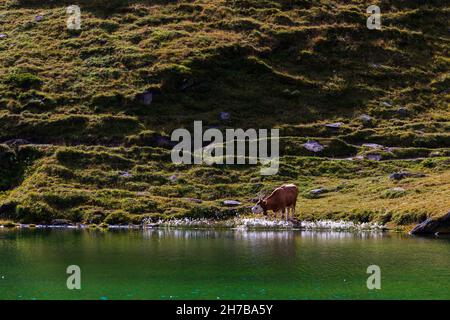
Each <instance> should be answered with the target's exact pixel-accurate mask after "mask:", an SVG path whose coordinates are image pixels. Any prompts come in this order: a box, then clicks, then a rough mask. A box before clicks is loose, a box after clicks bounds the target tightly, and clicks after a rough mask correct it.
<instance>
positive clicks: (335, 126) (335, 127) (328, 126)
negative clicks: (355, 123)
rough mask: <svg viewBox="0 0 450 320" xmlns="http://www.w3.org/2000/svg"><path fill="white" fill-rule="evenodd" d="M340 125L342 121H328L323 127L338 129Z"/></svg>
mask: <svg viewBox="0 0 450 320" xmlns="http://www.w3.org/2000/svg"><path fill="white" fill-rule="evenodd" d="M342 125H343V123H342V122H336V123H328V124H326V125H325V127H327V128H331V129H339V128H340V127H342Z"/></svg>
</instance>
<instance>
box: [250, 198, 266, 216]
mask: <svg viewBox="0 0 450 320" xmlns="http://www.w3.org/2000/svg"><path fill="white" fill-rule="evenodd" d="M266 205H267V200H264V199H260V200H259V201H258V202H257V203H256V204H255V205H254V206H253V207H252V212H253V213H255V214H258V213H264V214H267V209H266Z"/></svg>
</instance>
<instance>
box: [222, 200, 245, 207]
mask: <svg viewBox="0 0 450 320" xmlns="http://www.w3.org/2000/svg"><path fill="white" fill-rule="evenodd" d="M222 203H223V204H224V205H225V206H227V207H235V206H239V205H241V203H240V202H239V201H236V200H224V201H223V202H222Z"/></svg>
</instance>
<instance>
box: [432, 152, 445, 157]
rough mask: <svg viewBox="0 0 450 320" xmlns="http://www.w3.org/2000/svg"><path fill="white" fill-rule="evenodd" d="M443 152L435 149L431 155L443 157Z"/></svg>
mask: <svg viewBox="0 0 450 320" xmlns="http://www.w3.org/2000/svg"><path fill="white" fill-rule="evenodd" d="M442 156H443V154H442V152H440V151H433V152H431V153H430V157H442Z"/></svg>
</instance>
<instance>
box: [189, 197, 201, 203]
mask: <svg viewBox="0 0 450 320" xmlns="http://www.w3.org/2000/svg"><path fill="white" fill-rule="evenodd" d="M187 200H188V201H190V202H195V203H202V202H203V200H201V199H197V198H188V199H187Z"/></svg>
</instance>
